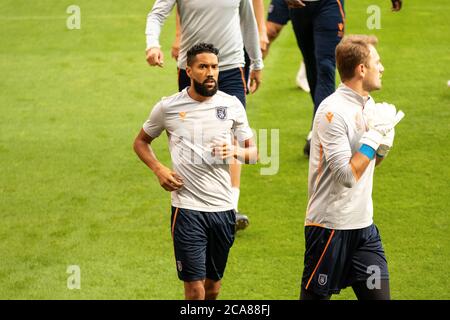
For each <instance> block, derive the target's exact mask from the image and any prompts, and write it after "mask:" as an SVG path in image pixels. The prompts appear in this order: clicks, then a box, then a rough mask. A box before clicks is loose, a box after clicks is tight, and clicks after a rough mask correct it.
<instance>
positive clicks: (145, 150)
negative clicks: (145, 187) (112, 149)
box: [133, 129, 183, 191]
mask: <svg viewBox="0 0 450 320" xmlns="http://www.w3.org/2000/svg"><path fill="white" fill-rule="evenodd" d="M153 140H154V139H153V138H152V137H150V136H149V135H148V134H147V133H145V131H144V130H143V129H141V131H140V132H139V134H138V135H137V137H136V139H135V140H134V144H133V148H134V151H135V152H136V154H137V155H138V157H139V159H141V160H142V162H144V163H145V165H146V166H147V167H149V168H150V170H152V171H153V173H154V174H155V175H156V177H157V178H158V180H159V184H160V185H161V187H163V188H164V189H165V190H167V191H175V190H178V189H180V188H181V187H182V186H183V180H182V178H181V177H180V176H179V175H178V174H177V173H175V172H174V171H172V170H170V169H169V168H167V167H166V166H164V165H163V164H162V163H161V162H159V161H158V159H157V158H156V155H155V153H154V152H153V149H152V147H151V143H152V141H153Z"/></svg>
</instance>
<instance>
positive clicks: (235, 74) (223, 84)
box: [178, 68, 247, 108]
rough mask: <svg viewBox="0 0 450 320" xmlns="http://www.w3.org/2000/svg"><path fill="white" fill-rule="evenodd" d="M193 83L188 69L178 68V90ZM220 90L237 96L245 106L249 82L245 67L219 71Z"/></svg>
mask: <svg viewBox="0 0 450 320" xmlns="http://www.w3.org/2000/svg"><path fill="white" fill-rule="evenodd" d="M190 85H191V79H190V78H189V77H188V75H187V74H186V70H184V69H178V91H181V90H183V89H184V88H186V87H189V86H190ZM219 90H220V91H223V92H225V93H228V94H229V95H231V96H235V97H236V98H238V99H239V101H241V103H242V105H243V106H244V108H245V94H246V92H247V82H246V81H245V75H244V69H243V68H234V69H230V70H225V71H220V72H219Z"/></svg>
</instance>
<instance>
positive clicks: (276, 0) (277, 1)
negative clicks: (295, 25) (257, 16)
mask: <svg viewBox="0 0 450 320" xmlns="http://www.w3.org/2000/svg"><path fill="white" fill-rule="evenodd" d="M289 20H290V18H289V7H288V6H287V4H286V2H285V1H284V0H272V1H270V4H269V7H268V8H267V21H270V22H274V23H278V24H281V25H283V26H284V25H285V24H286V23H288V22H289Z"/></svg>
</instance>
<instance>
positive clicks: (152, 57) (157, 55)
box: [146, 47, 164, 67]
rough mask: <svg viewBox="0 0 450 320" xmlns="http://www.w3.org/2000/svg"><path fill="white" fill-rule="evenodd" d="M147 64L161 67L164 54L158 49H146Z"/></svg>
mask: <svg viewBox="0 0 450 320" xmlns="http://www.w3.org/2000/svg"><path fill="white" fill-rule="evenodd" d="M146 59H147V62H148V64H149V65H151V66H158V67H163V65H164V54H163V53H162V51H161V49H159V48H156V47H154V48H149V49H147V57H146Z"/></svg>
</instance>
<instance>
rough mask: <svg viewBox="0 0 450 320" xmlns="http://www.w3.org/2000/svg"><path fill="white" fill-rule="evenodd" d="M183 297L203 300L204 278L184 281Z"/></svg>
mask: <svg viewBox="0 0 450 320" xmlns="http://www.w3.org/2000/svg"><path fill="white" fill-rule="evenodd" d="M184 298H185V299H186V300H205V280H197V281H185V282H184Z"/></svg>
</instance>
